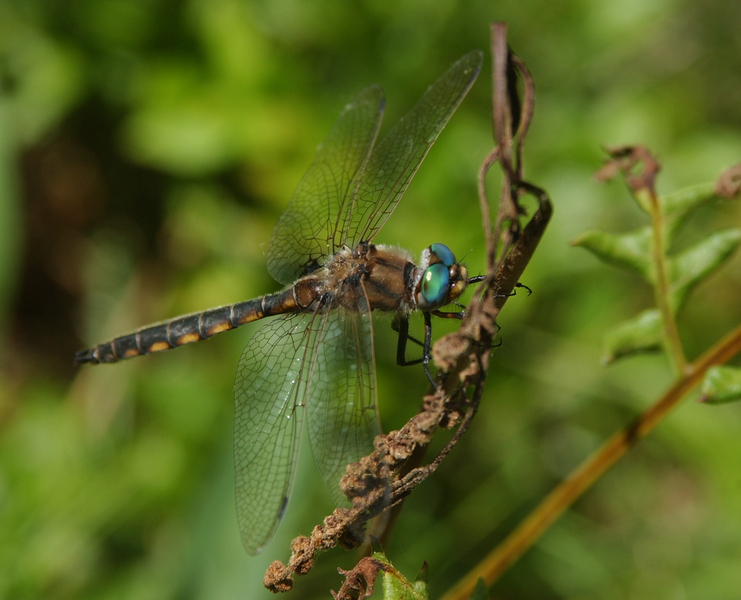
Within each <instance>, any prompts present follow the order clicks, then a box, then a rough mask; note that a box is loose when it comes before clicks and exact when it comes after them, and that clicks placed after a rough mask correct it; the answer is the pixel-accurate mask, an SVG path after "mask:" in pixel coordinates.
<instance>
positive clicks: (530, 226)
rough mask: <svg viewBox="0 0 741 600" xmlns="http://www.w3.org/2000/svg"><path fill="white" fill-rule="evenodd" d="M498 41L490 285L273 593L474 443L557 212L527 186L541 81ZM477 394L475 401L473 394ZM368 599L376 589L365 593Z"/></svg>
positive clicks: (357, 535)
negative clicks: (516, 297)
mask: <svg viewBox="0 0 741 600" xmlns="http://www.w3.org/2000/svg"><path fill="white" fill-rule="evenodd" d="M491 35H492V56H493V65H492V71H493V81H494V86H493V87H494V90H493V98H492V105H493V111H492V123H493V129H494V139H495V141H496V148H495V149H494V150H493V151H492V152H491V153H490V154H489V156H487V157H486V158H485V159H484V161H483V163H482V165H481V169H480V170H479V180H478V183H479V186H478V188H479V201H480V203H481V210H482V220H483V225H484V235H485V237H486V241H487V272H488V275H487V277H486V279H485V280H484V281H483V282H482V284H481V285H480V286H479V288H478V289H477V290H476V292H475V294H474V297H473V299H472V301H471V302H470V303H469V305H468V307H467V309H466V316H465V317H464V319H463V321H462V323H461V326H460V328H459V329H458V331H456V332H455V333H452V334H449V335H447V336H445V337H443V338H441V339H440V340H439V341H438V342H437V343H436V344H435V345H434V347H433V349H432V357H433V360H434V362H435V365H436V366H437V367H438V368H439V369H440V371H439V373H438V386H437V388H436V389H435V390H434V391H433V392H432V393H431V394H429V395H427V396H425V397H424V399H423V407H422V410H421V412H419V413H418V414H417V415H415V416H414V417H412V418H411V419H410V420H409V422H408V423H407V424H406V425H404V427H402V428H401V429H400V430H398V431H392V432H390V433H388V434H386V435H381V436H378V437H377V438H376V440H375V444H374V445H375V451H374V452H373V453H372V454H370V455H369V456H366V457H364V458H363V459H361V460H360V461H359V462H358V463H354V464H352V465H348V467H347V473H346V475H345V476H344V477H343V478H342V480H341V482H340V488H341V489H342V491H343V493H344V494H345V495H346V496H347V498H348V499H349V500H350V501H351V503H352V507H351V508H349V509H345V508H337V509H335V510H334V512H333V513H332V514H331V515H329V516H328V517H326V518H325V519H324V521H323V523H322V524H321V525H317V526H315V527H314V530H313V531H312V533H311V536H310V537H306V536H299V537H297V538H295V539H294V540H293V542H292V543H291V550H292V554H291V558H290V560H289V563H288V565H284V564H282V563H281V562H279V561H274V562H273V563H272V564H271V565H270V568H269V569H268V571H267V572H266V574H265V578H264V585H265V587H266V588H268V589H269V590H271V591H273V592H283V591H287V590H289V589H290V588H291V585H292V577H293V575H294V574H298V575H303V574H305V573H307V572H308V571H309V570H310V569H311V567H312V565H313V561H314V556H315V554H316V552H318V551H320V550H326V549H329V548H332V547H334V546H335V545H337V544H338V543H339V544H340V545H341V546H342V547H344V548H347V549H352V548H357V547H358V546H359V545H360V544H361V542H362V541H363V538H364V531H365V525H366V523H367V522H368V521H369V520H370V519H371V518H373V517H375V516H377V515H379V514H381V513H382V512H383V511H385V510H387V509H389V508H391V507H394V506H397V505H399V504H400V503H401V502H403V500H404V499H405V498H406V497H407V496H408V495H409V494H410V493H411V491H412V490H413V489H414V488H415V487H416V486H417V485H418V484H419V483H421V482H422V481H424V480H425V479H426V478H427V477H428V476H429V475H430V474H431V473H433V472H434V471H435V470H436V469H437V467H438V466H439V465H440V463H441V462H442V460H443V459H444V458H445V457H446V456H447V454H448V453H449V452H450V450H451V449H452V448H453V447H454V446H455V445H456V443H457V442H458V440H459V439H460V438H461V436H462V435H463V434H464V433H465V431H466V429H467V428H468V426H469V424H470V422H471V420H472V419H473V417H474V415H475V413H476V410H477V408H478V404H479V402H480V399H481V394H482V392H483V386H484V382H485V379H486V371H487V367H488V363H489V354H490V350H491V344H492V339H493V337H494V335H495V333H496V323H495V321H496V318H497V315H498V314H499V311H500V310H501V308H502V307H503V306H504V304H505V302H506V301H507V298H508V297H509V296H511V295H512V294H513V290H514V289H515V287H516V285H517V284H518V281H519V278H520V275H521V274H522V272H523V271H524V269H525V266H526V265H527V263H528V262H529V260H530V258H531V257H532V255H533V252H534V251H535V248H536V246H537V244H538V242H539V241H540V238H541V237H542V234H543V232H544V230H545V227H546V225H547V223H548V220H549V219H550V216H551V211H552V209H551V203H550V200H549V199H548V196H547V194H546V193H545V192H544V191H543V190H541V189H540V188H538V187H536V186H534V185H532V184H529V183H527V182H526V181H524V180H523V178H522V147H523V141H524V137H525V133H526V131H527V128H528V126H529V124H530V120H531V118H532V114H533V99H534V87H533V81H532V77H531V76H530V74H529V72H528V71H527V69H526V68H525V65H524V63H522V61H520V60H519V59H518V58H517V57H516V56H514V55H512V54H511V53H510V52H509V50H508V48H507V40H506V26H505V25H504V24H503V23H493V24H492V26H491ZM517 76H520V77H521V78H522V82H523V99H522V102H521V101H520V97H519V95H518V93H517V89H516V85H515V84H516V77H517ZM514 140H516V141H514ZM497 161H498V162H499V163H500V164H501V166H502V171H503V174H504V179H503V182H502V192H501V200H500V203H499V210H498V212H497V220H496V223H495V225H494V228H493V230H492V228H491V225H490V221H489V209H488V201H487V198H486V191H485V184H484V181H485V177H486V173H487V171H488V169H489V168H490V167H491V166H492V165H493V164H494V163H495V162H497ZM524 194H530V195H532V196H534V197H535V199H536V200H537V203H538V210H537V212H536V213H535V214H534V215H533V217H532V218H531V219H530V221H529V222H528V223H527V225H526V226H525V227H524V228H522V227H521V226H520V222H519V217H520V216H521V215H523V214H524V209H523V208H522V206H521V204H520V197H521V196H522V195H524ZM469 389H470V390H471V392H470V396H469V395H467V394H466V391H467V390H469ZM456 425H457V426H458V429H457V430H456V432H455V434H454V435H453V437H452V438H451V439H450V441H449V442H448V443H447V445H446V446H445V447H444V448H443V450H442V451H441V452H440V453H439V454H438V455H437V456H436V457H435V458H434V459H433V460H432V461H430V462H429V463H428V464H426V465H424V466H419V467H416V468H412V469H411V470H409V471H408V472H404V471H403V470H402V467H403V465H404V463H405V462H406V461H407V460H408V459H409V457H410V456H411V455H412V454H413V453H414V452H415V451H418V449H419V448H421V447H424V446H426V445H427V444H428V443H429V442H430V440H431V439H432V435H433V434H434V432H435V430H436V429H437V428H438V427H444V428H452V427H455V426H456ZM366 567H367V564H366V563H365V562H363V561H361V562H360V563H358V565H357V566H356V568H355V569H352V570H350V571H347V572H342V574H343V575H345V577H346V584H345V585H343V588H342V589H341V593H340V594H338V595H336V597H337V598H345V597H349V596H347V595H346V593H345V590H347V589H355V590H356V591H357V589H358V588H357V587H354V585H355V584H356V583H357V581H358V577H359V576H360V577H362V579H363V580H364V581H365V582H366V587H367V588H368V589H371V590H372V586H373V584H372V578H374V577H375V574H376V573H377V569H376V570H375V571H373V572H371V571H369V570H368V569H367V568H366ZM369 577H371V580H370V581H369V579H368V578H369ZM348 582H352V585H350V584H348ZM366 592H367V589H366V590H364V591H363V593H364V594H365V593H366ZM363 597H365V596H363Z"/></svg>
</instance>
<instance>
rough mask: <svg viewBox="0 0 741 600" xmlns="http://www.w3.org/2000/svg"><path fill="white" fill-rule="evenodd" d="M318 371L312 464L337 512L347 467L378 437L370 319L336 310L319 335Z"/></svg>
mask: <svg viewBox="0 0 741 600" xmlns="http://www.w3.org/2000/svg"><path fill="white" fill-rule="evenodd" d="M318 335H319V336H320V337H321V343H320V344H319V346H318V348H317V359H316V367H315V369H314V373H313V377H312V380H311V387H310V389H309V390H308V395H307V401H306V410H307V424H308V428H309V432H308V433H309V442H310V443H311V451H312V454H313V456H314V462H315V463H316V465H317V468H318V469H319V472H320V473H321V475H322V477H323V478H324V481H325V482H326V484H327V487H328V488H329V491H330V494H331V495H332V499H333V500H334V502H335V504H336V505H337V506H343V505H347V500H346V499H345V496H344V495H343V494H342V492H340V489H339V487H338V483H339V481H340V477H342V476H343V475H344V474H345V466H346V465H347V464H348V463H351V462H357V461H358V460H360V458H361V457H362V456H365V455H366V454H369V453H370V452H371V451H372V450H373V438H375V436H376V435H378V434H379V433H380V425H379V419H378V411H377V406H376V373H375V364H374V358H373V332H372V321H371V315H370V313H369V312H368V311H367V310H366V311H362V312H355V311H344V310H332V311H331V312H330V313H329V315H328V317H327V319H326V322H325V324H324V328H323V331H321V332H318Z"/></svg>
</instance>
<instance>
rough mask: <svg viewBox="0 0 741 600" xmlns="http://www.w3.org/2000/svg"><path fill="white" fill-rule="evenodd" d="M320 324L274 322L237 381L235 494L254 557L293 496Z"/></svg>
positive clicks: (293, 318) (252, 345)
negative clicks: (292, 488) (308, 388)
mask: <svg viewBox="0 0 741 600" xmlns="http://www.w3.org/2000/svg"><path fill="white" fill-rule="evenodd" d="M314 318H315V317H314V315H290V316H285V317H278V318H276V319H273V320H271V321H270V322H268V323H267V324H266V325H264V326H263V327H262V328H260V329H259V330H258V331H257V333H256V334H255V335H254V336H253V337H252V339H251V340H250V341H249V343H248V344H247V346H246V347H245V349H244V351H243V352H242V356H241V358H240V359H239V366H238V367H237V376H236V379H235V381H234V470H235V480H236V489H235V495H236V503H237V520H238V521H239V531H240V533H241V536H242V544H243V545H244V548H245V550H246V551H247V553H248V554H257V553H258V552H259V551H260V550H261V549H262V547H263V546H264V545H265V544H266V543H267V542H268V541H269V540H270V539H271V538H272V537H273V535H274V534H275V530H276V529H277V528H278V524H279V523H280V521H281V519H282V518H283V513H284V512H285V508H286V504H287V503H288V498H289V497H290V494H291V487H292V486H293V478H294V475H295V473H296V459H297V457H298V449H299V445H300V440H301V425H302V423H303V418H304V411H303V408H304V397H305V393H306V388H307V385H308V382H309V380H310V378H311V370H312V367H313V359H314V357H315V356H316V339H317V336H316V334H315V333H314V331H313V329H312V323H313V319H314Z"/></svg>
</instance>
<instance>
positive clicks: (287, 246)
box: [267, 86, 383, 284]
mask: <svg viewBox="0 0 741 600" xmlns="http://www.w3.org/2000/svg"><path fill="white" fill-rule="evenodd" d="M382 114H383V90H381V88H380V87H378V86H371V87H368V88H366V89H364V90H363V91H362V92H360V93H359V94H358V95H357V96H355V98H354V99H353V101H352V102H350V103H349V104H347V105H346V106H345V108H344V109H343V110H342V113H341V114H340V116H339V118H338V119H337V122H336V123H335V124H334V126H333V127H332V129H331V130H330V132H329V134H328V135H327V137H326V138H325V139H324V141H323V142H322V143H321V144H320V145H319V148H317V153H316V157H315V158H314V162H313V163H311V166H310V167H309V169H308V170H307V171H306V173H305V174H304V176H303V178H302V179H301V181H300V182H299V184H298V186H297V187H296V190H295V191H294V193H293V197H292V198H291V201H290V202H289V203H288V206H287V207H286V210H285V211H284V212H283V214H282V215H281V216H280V218H279V219H278V222H277V223H276V224H275V227H274V228H273V232H272V234H271V236H270V243H269V244H268V251H267V265H268V271H269V272H270V274H271V275H272V276H273V277H274V278H275V279H276V280H277V281H279V282H281V283H283V284H289V283H293V282H294V281H295V280H296V279H298V278H299V277H300V276H301V275H304V274H306V273H307V272H309V271H312V270H314V269H315V268H316V267H317V266H318V265H321V264H323V260H324V258H325V257H326V256H328V255H329V254H333V253H334V251H335V249H336V248H338V247H339V246H340V245H341V243H342V242H343V241H344V233H345V228H344V226H343V225H344V222H345V219H346V215H347V214H348V213H349V211H348V203H349V202H350V201H351V199H352V197H353V195H354V192H355V186H356V184H357V181H358V180H359V178H360V175H361V173H362V172H363V169H364V168H365V165H366V162H367V160H368V156H369V155H370V152H371V148H372V147H373V143H374V141H375V139H376V135H378V128H379V126H380V124H381V116H382Z"/></svg>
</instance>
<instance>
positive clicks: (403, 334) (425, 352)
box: [392, 312, 437, 387]
mask: <svg viewBox="0 0 741 600" xmlns="http://www.w3.org/2000/svg"><path fill="white" fill-rule="evenodd" d="M422 314H423V315H424V319H425V339H424V342H420V341H419V340H416V339H414V338H413V337H412V336H410V335H409V319H406V318H399V319H398V320H396V321H394V323H393V324H392V327H393V329H394V331H396V332H398V334H399V342H398V344H397V345H396V364H397V365H399V366H401V367H408V366H410V365H418V364H420V363H422V368H423V369H424V371H425V375H427V379H429V380H430V383H431V384H432V385H433V386H434V387H437V384H436V383H435V380H434V379H433V378H432V375H431V374H430V370H429V368H428V367H427V365H428V364H429V362H430V347H431V345H432V319H431V318H430V313H428V312H425V313H422ZM407 340H412V341H413V342H414V343H415V344H419V345H420V346H422V358H417V359H415V360H407V359H406V348H407Z"/></svg>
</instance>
